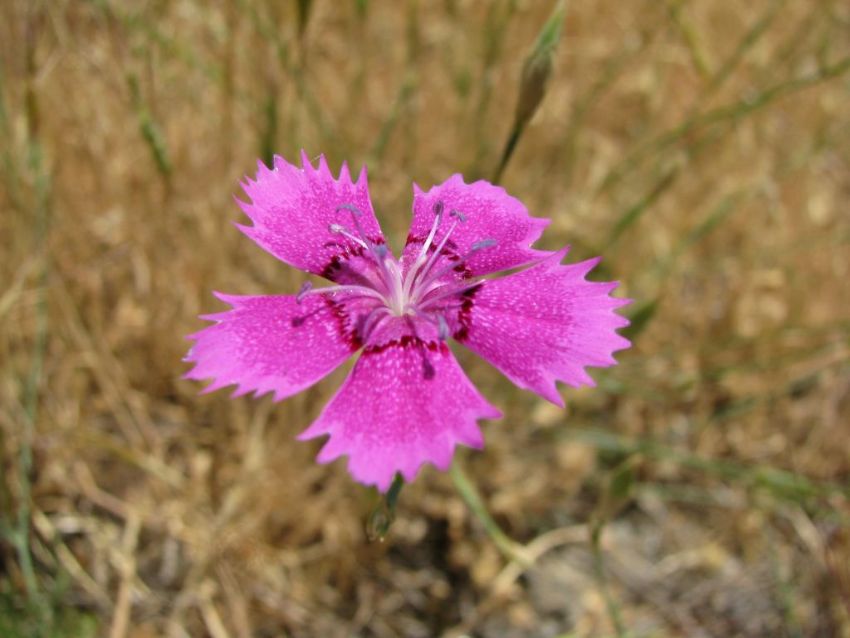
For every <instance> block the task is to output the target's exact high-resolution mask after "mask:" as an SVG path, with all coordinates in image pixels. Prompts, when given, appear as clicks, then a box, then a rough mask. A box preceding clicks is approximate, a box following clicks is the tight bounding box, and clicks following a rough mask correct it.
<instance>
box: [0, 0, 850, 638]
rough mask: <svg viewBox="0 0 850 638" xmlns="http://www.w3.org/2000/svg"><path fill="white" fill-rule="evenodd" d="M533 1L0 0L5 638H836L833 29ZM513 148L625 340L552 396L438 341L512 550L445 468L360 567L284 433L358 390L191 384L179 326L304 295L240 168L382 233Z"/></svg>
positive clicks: (841, 314) (847, 597) (844, 226)
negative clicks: (304, 172)
mask: <svg viewBox="0 0 850 638" xmlns="http://www.w3.org/2000/svg"><path fill="white" fill-rule="evenodd" d="M554 9H555V5H554V3H552V2H545V1H535V2H531V1H524V0H493V1H492V2H488V1H483V0H482V1H473V0H443V1H439V2H437V1H434V2H426V1H425V0H419V1H417V0H405V1H399V2H392V3H391V2H376V1H374V0H371V1H370V0H348V1H339V2H337V1H333V2H332V1H330V0H312V1H311V0H299V1H297V2H296V1H291V2H286V1H280V0H279V1H274V0H218V1H216V2H209V3H207V2H201V1H199V0H147V1H145V0H132V1H127V2H125V1H119V0H90V1H84V0H51V1H49V2H48V1H44V0H5V1H4V2H3V3H2V5H0V54H2V66H0V282H2V286H0V360H2V366H0V437H1V438H0V462H1V463H2V476H1V477H0V478H1V479H2V480H0V513H1V514H2V518H0V635H1V636H3V637H4V638H5V637H11V638H17V637H27V638H29V637H31V636H58V637H74V638H77V637H81V638H87V637H92V636H110V638H120V637H127V638H148V637H154V636H168V637H174V638H182V637H188V636H191V637H194V636H211V637H213V638H224V637H227V636H232V637H234V638H248V637H277V636H293V637H311V636H322V637H336V636H340V637H343V636H363V637H373V636H374V637H376V638H385V637H392V636H411V637H430V636H445V637H454V638H459V637H461V636H475V637H482V638H484V637H486V638H491V637H492V638H508V637H526V636H529V637H541V636H543V637H554V636H558V637H561V638H566V637H579V636H618V637H620V638H622V637H624V636H628V637H637V636H645V637H658V638H661V637H668V636H696V637H702V636H724V637H726V636H747V637H749V636H789V637H790V636H818V637H824V638H832V637H839V636H850V568H848V565H850V531H848V530H849V529H850V528H848V520H850V508H848V498H850V437H848V434H850V418H849V417H850V284H848V278H850V259H848V257H850V250H848V248H850V215H848V199H850V170H849V169H850V5H848V4H847V3H846V2H844V1H842V0H834V1H832V0H751V1H749V2H746V3H743V2H738V1H736V0H713V1H711V2H708V1H700V0H634V1H632V2H625V3H624V2H617V1H614V0H599V1H597V2H573V3H571V4H569V5H568V6H567V7H566V11H565V13H564V14H557V13H556V14H555V16H554V18H553V17H552V16H553V14H552V12H553V10H554ZM547 20H548V21H549V22H548V23H547ZM547 25H548V26H547ZM547 29H548V31H547ZM558 29H562V30H561V33H560V41H559V42H557V36H558ZM541 32H542V33H543V40H544V42H543V45H545V46H544V47H543V48H544V49H546V51H545V52H544V57H545V60H544V63H543V64H544V66H545V67H546V68H548V66H547V65H548V64H549V63H551V64H552V67H551V77H549V80H548V83H545V86H544V83H542V81H541V82H539V83H538V84H537V85H532V84H533V83H532V84H529V82H528V78H529V77H531V76H532V75H533V74H530V73H529V72H526V74H525V75H523V72H522V69H523V65H524V63H525V62H526V60H527V59H528V56H529V53H530V52H531V51H532V50H533V48H534V43H535V41H537V39H538V37H539V36H540V34H541ZM547 38H548V39H547ZM556 42H557V46H555V43H556ZM538 44H540V42H538ZM546 47H548V49H547V48H546ZM539 49H540V47H538V50H539ZM545 75H546V73H545V72H543V73H542V75H540V78H544V77H545ZM521 77H526V80H527V81H526V84H525V85H523V84H522V82H521V81H520V78H521ZM523 86H524V88H521V87H523ZM543 89H545V91H543V93H542V101H541V102H540V103H539V108H537V109H536V112H535V113H534V115H533V117H532V118H531V119H530V120H529V121H527V122H525V123H524V125H521V126H519V130H518V131H517V130H516V128H517V127H515V126H514V123H515V119H514V118H515V109H516V105H517V102H518V100H520V101H522V100H525V103H526V104H528V103H536V99H535V95H534V92H535V91H537V93H538V95H537V96H536V97H540V92H541V91H542V90H543ZM532 110H533V109H532ZM512 130H514V133H518V134H515V135H514V138H515V141H516V144H515V152H514V153H513V155H512V157H510V158H509V161H507V162H506V163H505V165H504V167H503V170H502V171H501V175H500V177H501V182H502V184H503V185H504V186H505V187H506V188H507V189H508V191H509V192H510V193H511V194H513V195H515V196H516V197H518V198H520V199H521V200H522V201H523V202H524V203H525V204H526V205H527V206H528V208H529V210H530V211H531V213H532V214H533V215H536V216H542V217H550V218H552V220H553V222H552V225H551V226H550V227H549V229H548V230H547V231H546V233H545V235H544V237H543V239H542V241H541V246H542V247H544V248H549V249H554V248H558V247H560V246H562V245H564V244H571V245H572V247H573V249H572V253H571V255H570V259H571V260H573V261H575V260H579V259H582V258H586V257H590V256H593V255H597V254H602V255H603V256H604V261H603V263H602V265H601V266H600V267H599V268H598V269H597V271H595V275H594V277H595V278H597V279H617V280H619V281H621V288H620V289H619V290H620V292H619V293H618V294H621V295H623V296H628V297H630V298H633V299H634V300H635V303H634V304H633V305H632V306H630V307H629V308H627V311H628V313H629V314H630V316H631V319H632V326H631V327H630V328H629V329H628V333H629V336H630V337H631V338H632V339H633V340H634V347H633V348H632V349H631V350H628V351H624V352H622V353H620V354H619V356H618V358H619V360H620V365H619V366H617V367H615V368H611V369H607V370H597V371H594V372H593V375H594V377H595V378H596V379H597V381H598V387H596V388H586V389H582V390H572V389H569V390H565V391H564V396H565V397H566V400H567V404H568V407H567V409H566V410H565V411H562V410H560V409H557V408H555V407H553V406H551V405H548V404H546V403H545V402H543V400H542V399H539V398H538V397H537V396H535V395H533V394H531V393H528V392H524V391H520V390H517V389H515V388H514V387H513V386H512V385H511V384H510V382H508V381H507V380H505V379H504V378H502V377H501V376H500V375H499V374H498V373H497V372H496V371H495V370H493V369H491V368H489V367H488V366H487V365H486V364H484V363H482V362H481V361H479V360H477V359H476V358H474V357H471V356H469V355H468V353H467V352H465V351H463V349H462V348H459V349H458V356H459V357H460V359H461V363H462V364H463V366H464V367H465V369H466V370H467V372H468V374H469V375H470V377H471V378H472V379H473V381H474V382H475V383H476V385H477V386H478V387H479V388H480V389H481V391H482V392H483V394H484V395H485V396H486V397H488V398H489V399H490V400H491V401H492V402H493V403H495V404H497V405H498V406H499V407H500V408H502V409H503V411H504V412H505V417H504V418H503V419H502V420H500V421H494V422H485V423H484V424H483V429H484V433H485V437H486V439H487V447H486V449H485V450H484V451H483V452H476V453H472V452H470V451H468V450H463V451H461V452H460V453H459V454H458V455H457V456H456V461H457V462H459V463H461V464H462V465H463V467H464V469H465V472H466V474H467V475H468V476H469V478H470V480H471V481H472V483H473V484H474V486H475V487H476V489H477V491H478V492H479V493H480V495H481V498H482V500H483V502H484V503H485V504H486V506H487V508H488V510H489V512H490V513H491V514H492V516H493V518H494V520H495V522H496V523H498V525H499V526H500V527H501V528H502V530H504V532H505V533H506V534H508V535H509V536H510V537H511V538H512V539H514V541H516V543H517V544H518V545H516V546H515V547H516V548H518V549H519V550H520V552H521V557H522V559H523V560H520V561H517V560H513V559H512V558H511V555H510V552H508V553H505V552H504V551H500V549H499V547H498V546H497V544H495V543H494V542H493V540H492V538H491V536H490V535H488V533H487V530H486V528H485V526H483V525H482V523H481V521H480V520H479V519H478V518H477V517H476V516H474V515H473V514H472V513H470V511H469V509H468V508H467V507H466V505H465V504H464V501H463V500H462V499H461V497H460V496H459V494H458V492H457V490H456V489H455V488H454V486H453V484H452V481H451V479H450V478H449V476H447V475H445V474H442V473H440V472H437V471H435V470H434V469H433V468H430V467H429V468H427V469H425V470H424V471H423V472H422V473H421V474H420V476H419V478H418V479H417V481H416V482H415V483H414V484H412V485H409V486H407V487H405V489H404V490H403V492H402V494H401V498H400V501H399V504H398V507H397V512H396V514H397V518H396V521H395V523H394V525H393V526H392V528H391V530H390V532H389V534H388V535H387V537H386V538H385V540H384V541H383V542H377V541H376V542H371V541H369V540H368V538H367V535H366V532H365V522H366V520H367V518H368V516H369V513H370V512H371V511H372V510H373V509H374V508H375V506H376V504H377V503H378V498H377V494H376V493H375V492H374V491H373V490H370V489H367V488H364V487H363V486H361V485H359V484H356V483H354V482H353V481H352V480H351V479H350V477H349V476H348V474H347V472H346V471H345V467H344V463H343V462H336V463H334V464H332V465H330V466H319V465H317V464H316V463H315V462H314V460H313V457H314V456H315V454H316V452H317V450H318V447H319V445H320V443H319V442H316V441H313V442H310V443H298V442H296V441H294V436H295V435H296V433H298V432H300V431H301V430H302V429H303V428H304V427H305V426H306V425H308V424H309V423H310V421H311V420H312V419H313V418H314V417H315V416H316V415H317V414H318V411H319V410H320V409H321V407H322V406H323V404H324V403H325V402H326V400H327V399H328V397H329V396H330V395H331V394H332V393H333V392H334V391H335V389H336V388H337V387H338V385H339V383H340V382H341V380H342V378H343V376H344V374H345V370H342V371H338V372H337V373H335V374H334V375H332V377H331V378H329V379H327V380H325V381H323V382H321V383H319V384H318V385H317V386H316V387H314V388H312V389H310V390H309V391H307V392H305V393H303V394H301V395H298V396H296V397H294V398H292V399H290V400H287V401H285V402H283V403H280V404H273V403H272V402H271V400H270V397H265V398H263V399H261V400H253V399H252V398H250V397H243V398H240V399H238V400H230V399H229V398H228V393H227V392H218V393H215V394H212V395H205V396H199V390H200V389H201V385H200V384H198V383H194V382H189V381H184V380H182V379H181V375H182V374H183V373H184V372H185V371H186V370H187V366H186V364H184V363H183V362H182V361H181V359H182V357H183V356H184V354H185V352H186V350H187V345H188V344H187V342H186V341H185V335H186V334H188V333H190V332H194V331H196V330H198V329H199V328H200V326H201V325H202V322H201V321H200V320H199V319H197V315H198V314H201V313H208V312H213V311H216V310H219V309H220V308H221V307H222V306H221V304H220V303H219V302H218V301H216V300H215V299H214V298H213V297H212V295H211V290H213V289H215V290H222V291H226V292H234V293H243V294H262V293H292V292H294V291H296V290H297V289H298V286H299V285H300V283H301V282H302V281H303V275H301V274H300V273H296V272H294V271H292V270H291V269H290V268H288V267H286V266H284V265H282V264H280V263H278V262H276V261H275V260H274V259H273V258H272V257H271V256H269V255H267V254H266V253H264V252H263V251H261V250H259V249H258V248H257V247H256V246H255V245H253V244H252V242H250V241H249V240H247V239H246V238H245V237H243V236H242V235H241V234H240V233H238V232H237V231H236V230H235V229H234V228H233V227H232V223H233V222H234V221H237V220H239V218H240V212H239V210H238V208H237V207H236V205H235V204H234V202H233V196H234V195H236V194H238V193H239V186H238V182H239V180H240V179H241V178H242V177H243V176H244V175H246V174H252V173H253V172H254V170H255V166H256V164H255V162H256V160H257V158H265V159H268V158H270V156H271V155H272V154H273V153H279V154H281V155H283V156H284V157H286V158H288V159H290V160H294V159H295V158H296V157H297V155H296V154H297V152H298V151H299V150H300V149H301V148H304V149H306V150H307V152H308V153H309V154H310V155H311V156H317V155H318V154H319V153H324V154H326V155H327V157H328V159H329V161H330V163H331V166H332V168H333V169H334V170H338V168H339V165H340V163H341V162H342V161H343V160H348V162H349V163H350V164H351V165H352V166H353V167H355V168H359V166H360V165H362V164H364V163H365V164H368V166H369V177H370V185H371V192H372V200H373V202H374V204H375V207H376V210H377V212H378V216H379V218H380V220H381V222H382V224H383V225H384V228H385V229H386V230H387V233H388V236H389V238H390V243H391V244H392V245H394V246H395V247H396V248H398V247H399V246H400V245H401V242H402V241H403V239H404V237H405V235H406V231H407V226H408V223H409V220H410V213H409V210H410V202H411V183H412V182H413V181H415V182H417V183H418V184H420V185H421V186H423V187H428V186H430V185H432V184H435V183H439V182H441V181H443V180H444V179H446V178H447V177H448V176H449V175H451V174H452V173H455V172H462V173H464V174H465V175H466V176H467V178H487V179H495V176H496V175H497V173H498V172H499V165H500V162H501V160H502V159H503V157H504V149H505V145H506V143H507V140H508V139H509V137H510V136H511V132H512ZM502 549H504V547H503V548H502ZM514 558H516V556H514Z"/></svg>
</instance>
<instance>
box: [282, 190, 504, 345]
mask: <svg viewBox="0 0 850 638" xmlns="http://www.w3.org/2000/svg"><path fill="white" fill-rule="evenodd" d="M337 210H348V211H349V212H350V213H351V217H352V220H353V223H354V228H353V229H352V228H348V227H346V226H343V225H342V224H330V226H329V227H328V230H329V231H330V232H331V233H334V234H336V235H340V236H342V237H345V238H346V239H348V240H349V241H351V242H353V243H354V244H356V245H357V246H359V247H360V248H361V249H362V256H363V257H364V258H366V259H368V260H369V261H371V262H372V266H373V267H372V268H370V269H369V271H368V272H364V273H361V274H362V275H363V277H364V279H365V281H366V283H364V284H341V285H336V286H327V287H324V288H316V289H314V288H313V286H312V284H311V283H310V282H305V283H304V285H303V286H302V287H301V290H300V291H299V292H298V295H297V296H296V300H297V301H298V302H299V303H300V302H301V300H302V299H303V298H304V297H305V296H307V295H312V294H335V293H342V292H345V293H348V294H349V295H350V296H351V297H352V298H353V297H363V298H373V299H375V300H376V301H378V302H379V303H378V304H377V305H376V306H375V307H374V308H373V309H372V310H371V311H370V312H369V313H367V314H366V315H365V316H363V317H361V318H360V320H359V321H358V331H359V332H360V333H361V337H365V336H366V335H368V333H369V332H371V331H372V330H374V328H375V327H376V326H377V325H378V324H379V323H380V322H381V321H382V320H383V319H385V318H386V317H405V316H409V317H419V318H422V319H424V320H426V321H428V322H430V323H433V324H435V325H436V326H437V328H438V331H439V335H440V339H446V338H447V337H448V334H449V328H448V323H447V322H446V318H445V316H444V315H445V311H446V310H447V305H450V304H451V301H452V298H455V297H459V296H462V295H463V293H464V292H466V291H468V290H470V289H471V288H474V287H475V286H477V285H479V283H480V282H479V281H477V280H476V281H469V280H462V281H460V280H458V279H457V278H455V277H452V278H448V279H447V278H446V275H449V274H450V273H451V272H452V271H453V270H457V269H459V268H460V267H462V266H463V265H464V264H465V263H466V262H467V261H468V260H469V258H470V257H472V256H473V255H474V254H475V253H477V252H478V251H480V250H483V249H485V248H489V247H490V246H494V245H495V244H496V241H495V240H493V239H484V240H482V241H478V242H475V243H474V244H472V246H471V247H470V249H469V250H468V251H467V252H466V254H464V255H453V256H452V257H449V256H448V255H447V254H446V251H445V250H444V249H445V248H446V244H447V242H448V241H449V237H451V235H452V233H453V232H454V230H455V228H457V226H458V224H462V223H464V222H465V221H466V216H465V215H464V214H463V213H461V212H459V211H456V210H452V211H450V212H449V213H448V217H449V218H451V224H450V225H449V227H448V229H447V230H446V231H445V232H444V233H443V234H442V236H441V237H440V238H439V240H438V239H437V235H438V232H439V230H440V227H441V226H442V224H443V221H444V217H445V215H444V211H445V206H444V204H443V202H437V204H435V206H434V221H433V223H432V225H431V229H430V231H429V233H428V235H427V237H426V238H425V241H424V242H423V243H422V247H421V248H420V249H419V252H418V253H417V255H416V258H415V259H414V260H413V262H412V263H411V264H410V267H409V268H407V269H406V270H405V269H403V268H402V266H401V264H399V262H398V261H397V260H396V259H395V258H394V257H393V256H392V255H390V253H389V250H388V249H387V247H386V246H385V245H383V244H379V243H376V242H374V241H372V240H371V239H370V238H369V237H368V235H367V234H366V233H365V231H364V230H363V226H362V224H361V223H360V218H361V217H362V216H363V212H362V211H361V210H360V209H359V208H357V207H356V206H354V205H353V204H343V205H341V206H339V207H337ZM441 256H442V257H444V258H445V259H443V260H441V259H440V257H441ZM446 262H448V263H446Z"/></svg>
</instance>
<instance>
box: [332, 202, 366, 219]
mask: <svg viewBox="0 0 850 638" xmlns="http://www.w3.org/2000/svg"><path fill="white" fill-rule="evenodd" d="M336 209H337V210H338V211H340V210H347V211H350V212H351V214H352V215H354V216H355V217H362V216H363V211H362V210H360V209H359V208H357V206H355V205H354V204H340V205H339V206H337V207H336Z"/></svg>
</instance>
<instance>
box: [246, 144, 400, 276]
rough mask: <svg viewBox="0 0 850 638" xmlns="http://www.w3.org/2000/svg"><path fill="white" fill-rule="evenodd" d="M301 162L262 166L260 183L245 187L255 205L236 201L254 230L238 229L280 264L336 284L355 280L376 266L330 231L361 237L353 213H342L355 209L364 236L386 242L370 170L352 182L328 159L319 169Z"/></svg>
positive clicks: (344, 170)
mask: <svg viewBox="0 0 850 638" xmlns="http://www.w3.org/2000/svg"><path fill="white" fill-rule="evenodd" d="M301 161H302V164H303V168H298V167H297V166H294V165H293V164H290V163H289V162H287V161H286V160H285V159H283V158H282V157H279V156H275V158H274V168H272V169H269V168H268V167H267V166H265V165H264V164H263V163H262V162H259V164H258V168H257V176H256V179H255V180H251V179H246V180H245V181H244V182H243V184H242V186H243V188H244V189H245V193H246V194H247V195H248V197H249V198H250V199H251V202H250V203H246V202H243V201H241V200H237V202H238V203H239V205H240V206H241V208H242V210H243V211H244V212H245V214H246V215H248V217H250V218H251V221H252V222H253V226H242V225H238V226H239V228H240V230H242V232H244V233H245V234H246V235H248V237H250V238H251V239H253V240H254V241H256V242H257V243H258V244H259V245H260V246H261V247H262V248H264V249H265V250H267V251H268V252H270V253H271V254H272V255H274V256H275V257H277V258H278V259H280V260H281V261H284V262H286V263H288V264H291V265H292V266H295V267H296V268H300V269H301V270H304V271H307V272H311V273H314V274H317V275H322V276H324V277H327V278H329V279H332V280H334V281H352V280H353V278H352V274H357V273H362V272H364V271H365V270H367V269H369V268H371V267H373V266H371V262H370V261H367V259H365V258H364V257H363V254H364V252H365V250H364V249H363V247H362V246H361V245H359V244H358V243H357V242H355V241H353V240H351V239H350V238H348V237H345V236H343V235H341V234H339V233H333V232H331V230H330V226H331V224H338V225H340V226H342V227H345V228H346V229H348V230H349V231H351V233H352V234H354V235H355V236H360V231H359V229H358V228H357V224H356V223H355V220H354V215H353V213H352V210H351V209H350V208H343V209H341V210H340V209H338V208H339V207H340V206H353V207H356V208H357V209H358V210H359V211H361V212H362V214H361V215H359V217H358V219H357V221H358V222H359V224H360V228H361V229H362V231H363V234H365V235H366V237H367V238H368V239H370V240H371V241H372V242H374V243H376V244H384V243H385V241H384V236H383V234H382V233H381V228H380V226H379V225H378V220H377V219H375V213H374V211H373V210H372V202H371V201H370V199H369V186H368V184H367V182H366V170H365V168H364V169H363V171H361V173H360V176H359V177H358V178H357V181H356V182H354V181H352V179H351V176H350V174H349V172H348V167H347V166H346V165H345V164H343V166H342V169H341V170H340V175H339V179H337V178H335V177H334V176H333V174H332V173H331V171H330V169H329V168H328V163H327V161H325V158H324V156H320V157H319V167H318V168H314V167H313V165H312V164H311V163H310V159H309V158H308V157H307V155H306V153H303V152H302V156H301ZM352 271H353V273H352Z"/></svg>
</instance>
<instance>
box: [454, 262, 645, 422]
mask: <svg viewBox="0 0 850 638" xmlns="http://www.w3.org/2000/svg"><path fill="white" fill-rule="evenodd" d="M566 253H567V251H566V250H562V251H559V252H557V253H555V254H553V255H552V256H551V257H549V258H548V259H546V260H544V261H543V262H541V263H540V264H537V265H535V266H533V267H531V268H529V269H527V270H524V271H522V272H518V273H514V274H512V275H509V276H507V277H503V278H501V279H495V280H492V281H487V282H485V283H484V285H483V286H482V287H481V288H480V289H479V290H478V291H477V292H476V293H475V295H474V297H473V298H472V307H471V308H470V309H469V310H468V313H469V314H468V317H467V319H466V321H464V326H465V327H461V328H459V329H458V330H457V331H456V332H455V337H456V338H457V339H458V340H459V341H461V342H462V343H464V344H465V345H466V346H468V347H469V348H470V349H471V350H473V351H474V352H476V353H478V354H479V355H481V356H482V357H484V358H485V359H487V360H488V361H490V362H491V363H492V364H493V365H494V366H496V367H497V368H498V369H499V370H501V371H502V372H503V373H504V374H505V375H506V376H507V377H508V378H509V379H511V381H513V382H514V383H515V384H516V385H518V386H519V387H521V388H528V389H529V390H533V391H534V392H537V393H538V394H539V395H541V396H543V397H544V398H546V399H548V400H549V401H552V402H553V403H555V404H557V405H560V406H563V405H564V402H563V399H562V398H561V396H560V395H559V394H558V390H557V388H556V387H555V381H556V380H558V381H563V382H564V383H567V384H568V385H572V386H581V385H593V379H591V378H590V376H589V375H588V374H587V373H586V372H585V370H584V368H585V366H595V367H606V366H611V365H614V364H615V363H616V361H615V360H614V357H613V356H612V353H613V352H614V351H616V350H622V349H624V348H628V347H629V345H631V344H630V343H629V341H628V340H627V339H625V338H624V337H621V336H620V335H618V334H617V333H616V330H617V329H618V328H622V327H624V326H627V325H628V323H629V322H628V320H627V319H625V318H623V317H621V316H620V315H618V314H616V313H615V312H614V311H615V309H616V308H619V307H621V306H624V305H625V304H627V303H629V301H628V300H627V299H617V298H614V297H611V296H609V293H610V292H611V291H612V290H613V289H614V288H615V287H616V286H617V283H616V282H606V283H596V282H590V281H587V280H586V279H585V275H586V274H587V273H588V272H589V271H590V270H591V269H592V268H593V267H594V266H595V265H596V264H597V263H598V261H599V260H598V259H590V260H587V261H584V262H581V263H578V264H569V265H562V264H561V263H560V262H561V260H562V259H563V258H564V256H565V255H566Z"/></svg>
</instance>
